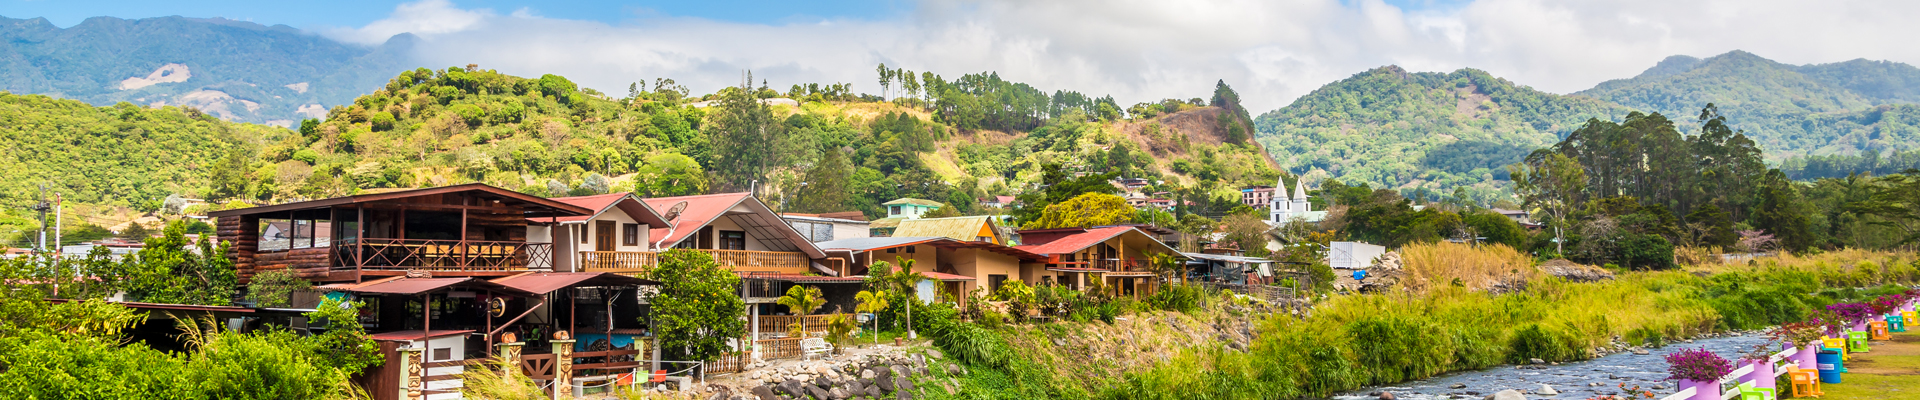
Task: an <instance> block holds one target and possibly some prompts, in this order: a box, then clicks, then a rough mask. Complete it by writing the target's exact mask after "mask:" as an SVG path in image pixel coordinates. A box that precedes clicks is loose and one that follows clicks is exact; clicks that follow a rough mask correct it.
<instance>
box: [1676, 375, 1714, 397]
mask: <svg viewBox="0 0 1920 400" xmlns="http://www.w3.org/2000/svg"><path fill="white" fill-rule="evenodd" d="M1687 388H1693V397H1688V398H1687V399H1688V400H1720V382H1714V381H1690V380H1686V379H1681V380H1680V385H1679V386H1678V387H1676V388H1675V389H1679V390H1687Z"/></svg>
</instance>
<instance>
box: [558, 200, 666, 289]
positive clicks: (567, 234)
mask: <svg viewBox="0 0 1920 400" xmlns="http://www.w3.org/2000/svg"><path fill="white" fill-rule="evenodd" d="M551 200H553V201H557V202H561V203H565V204H570V205H575V206H579V207H581V208H585V209H588V210H591V211H592V214H589V215H576V216H566V217H557V218H530V219H528V220H527V239H528V240H530V241H541V242H550V243H553V256H554V257H553V258H554V260H553V270H554V271H560V272H571V271H575V270H584V269H581V268H582V267H577V266H584V265H587V264H586V263H593V265H595V266H597V267H600V269H614V268H615V267H622V268H627V269H643V268H645V267H648V266H650V265H639V264H637V262H638V261H639V260H640V259H641V257H617V256H618V255H619V254H622V253H636V252H651V251H653V250H654V248H653V240H651V239H652V236H651V235H650V234H651V233H652V232H653V228H661V227H667V226H669V225H670V224H669V223H667V220H666V217H663V216H661V215H660V213H659V212H658V211H656V210H654V209H653V207H651V206H648V205H647V203H646V202H643V201H640V198H639V197H638V196H634V195H633V194H632V193H611V194H602V195H594V196H578V197H556V198H553V199H551ZM623 262H624V263H626V264H631V265H620V264H621V263H623Z"/></svg>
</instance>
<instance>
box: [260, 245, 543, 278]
mask: <svg viewBox="0 0 1920 400" xmlns="http://www.w3.org/2000/svg"><path fill="white" fill-rule="evenodd" d="M316 250H317V249H316ZM299 252H300V250H294V251H290V252H288V254H291V255H293V256H296V257H297V256H299V254H300V253H299ZM332 253H333V258H334V261H333V262H332V263H329V264H330V265H329V268H330V269H332V270H335V271H342V270H355V271H396V273H397V272H399V271H406V270H428V271H455V272H495V271H500V272H507V271H526V270H530V269H541V268H552V267H551V261H552V259H553V256H552V254H553V244H552V243H527V242H518V241H480V240H424V239H358V240H343V241H336V242H334V243H333V246H332ZM319 254H325V253H324V251H323V252H321V253H319Z"/></svg>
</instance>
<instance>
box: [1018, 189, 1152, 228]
mask: <svg viewBox="0 0 1920 400" xmlns="http://www.w3.org/2000/svg"><path fill="white" fill-rule="evenodd" d="M1132 221H1133V207H1132V206H1128V205H1127V199H1124V198H1121V197H1120V196H1115V195H1111V194H1106V193H1087V194H1082V195H1079V196H1075V197H1074V198H1072V199H1068V200H1067V201H1063V202H1060V203H1059V204H1053V205H1049V206H1047V208H1046V209H1045V210H1043V211H1041V212H1040V218H1039V219H1037V220H1034V221H1033V223H1032V224H1030V226H1031V227H1032V228H1034V229H1052V228H1086V227H1093V226H1102V225H1115V224H1124V223H1128V222H1132Z"/></svg>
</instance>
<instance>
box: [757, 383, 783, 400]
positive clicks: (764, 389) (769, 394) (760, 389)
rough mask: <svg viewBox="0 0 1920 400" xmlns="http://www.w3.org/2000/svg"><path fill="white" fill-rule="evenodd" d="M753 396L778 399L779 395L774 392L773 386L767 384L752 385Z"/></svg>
mask: <svg viewBox="0 0 1920 400" xmlns="http://www.w3.org/2000/svg"><path fill="white" fill-rule="evenodd" d="M753 397H755V398H757V399H759V400H780V395H777V394H774V393H773V387H772V386H767V385H760V386H754V387H753Z"/></svg>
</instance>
